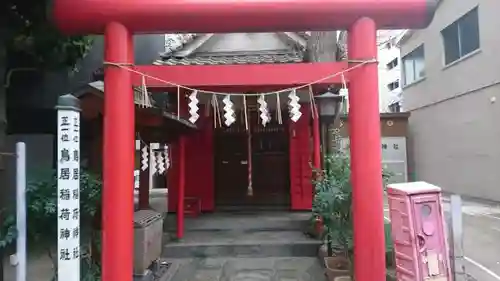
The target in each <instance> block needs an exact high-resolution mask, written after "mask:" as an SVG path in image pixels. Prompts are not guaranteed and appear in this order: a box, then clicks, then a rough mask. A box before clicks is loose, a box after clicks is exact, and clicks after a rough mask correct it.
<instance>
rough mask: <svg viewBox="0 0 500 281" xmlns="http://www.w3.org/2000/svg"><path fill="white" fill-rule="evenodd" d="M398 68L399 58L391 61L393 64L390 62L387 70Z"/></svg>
mask: <svg viewBox="0 0 500 281" xmlns="http://www.w3.org/2000/svg"><path fill="white" fill-rule="evenodd" d="M396 66H398V59H397V58H395V59H393V60H391V62H389V63H388V64H387V69H389V70H391V69H393V68H395V67H396Z"/></svg>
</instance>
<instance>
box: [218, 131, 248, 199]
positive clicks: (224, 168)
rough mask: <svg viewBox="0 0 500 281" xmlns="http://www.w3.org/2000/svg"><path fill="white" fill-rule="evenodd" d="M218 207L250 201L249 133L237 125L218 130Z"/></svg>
mask: <svg viewBox="0 0 500 281" xmlns="http://www.w3.org/2000/svg"><path fill="white" fill-rule="evenodd" d="M214 146H215V151H214V161H215V163H214V164H215V165H214V166H215V167H214V168H215V205H216V208H221V207H234V206H241V205H246V194H247V186H248V172H247V171H248V155H247V136H246V134H245V133H244V131H242V130H240V129H239V128H237V127H236V126H235V127H234V128H227V129H218V130H216V133H215V142H214Z"/></svg>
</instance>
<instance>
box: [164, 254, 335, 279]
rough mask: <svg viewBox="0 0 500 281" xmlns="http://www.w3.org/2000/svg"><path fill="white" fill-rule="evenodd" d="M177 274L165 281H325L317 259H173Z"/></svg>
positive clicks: (173, 267)
mask: <svg viewBox="0 0 500 281" xmlns="http://www.w3.org/2000/svg"><path fill="white" fill-rule="evenodd" d="M167 261H168V262H172V264H173V266H172V270H176V272H175V273H174V274H172V275H171V276H169V277H166V278H165V279H164V280H162V281H324V280H326V279H325V276H324V269H323V268H322V266H321V265H320V263H319V261H318V259H317V258H312V257H291V258H271V257H270V258H195V259H170V260H167Z"/></svg>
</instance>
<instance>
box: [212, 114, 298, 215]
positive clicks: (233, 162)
mask: <svg viewBox="0 0 500 281" xmlns="http://www.w3.org/2000/svg"><path fill="white" fill-rule="evenodd" d="M238 116H239V117H240V116H241V115H240V114H238ZM240 119H241V118H240ZM284 119H285V118H284ZM249 124H250V125H249V130H250V131H248V130H247V129H246V128H245V124H244V121H243V122H242V121H239V122H237V123H235V124H233V125H231V126H230V127H229V128H226V127H223V128H217V129H216V133H215V151H214V160H215V203H216V206H217V208H218V209H238V208H244V209H252V208H255V209H289V202H290V176H289V175H290V174H289V167H290V166H289V157H288V153H289V148H288V141H289V140H288V130H287V125H286V121H285V124H275V123H271V124H268V125H267V126H266V127H263V126H262V125H261V124H260V122H259V121H258V116H257V112H251V113H250V120H249ZM249 141H250V143H249ZM249 165H251V167H250V171H249ZM249 172H251V175H252V177H251V178H252V188H251V189H249V184H248V183H249Z"/></svg>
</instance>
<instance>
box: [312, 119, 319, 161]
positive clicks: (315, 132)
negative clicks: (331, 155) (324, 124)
mask: <svg viewBox="0 0 500 281" xmlns="http://www.w3.org/2000/svg"><path fill="white" fill-rule="evenodd" d="M314 114H315V116H314V118H313V121H312V135H313V167H314V169H318V170H321V138H320V133H319V132H320V126H321V125H320V122H319V116H318V114H317V113H314Z"/></svg>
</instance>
